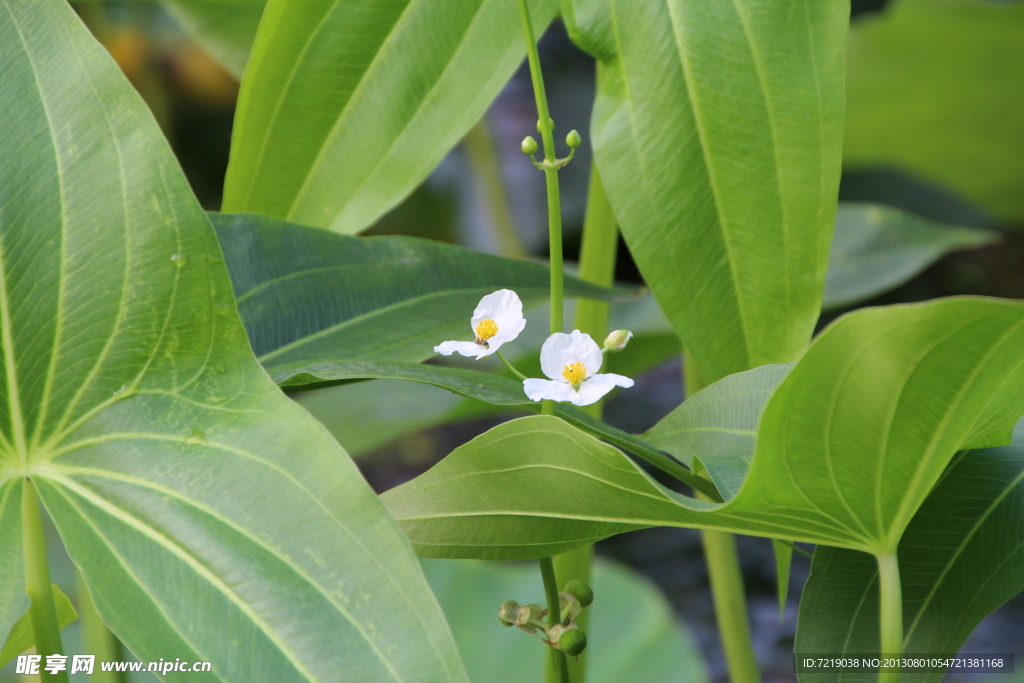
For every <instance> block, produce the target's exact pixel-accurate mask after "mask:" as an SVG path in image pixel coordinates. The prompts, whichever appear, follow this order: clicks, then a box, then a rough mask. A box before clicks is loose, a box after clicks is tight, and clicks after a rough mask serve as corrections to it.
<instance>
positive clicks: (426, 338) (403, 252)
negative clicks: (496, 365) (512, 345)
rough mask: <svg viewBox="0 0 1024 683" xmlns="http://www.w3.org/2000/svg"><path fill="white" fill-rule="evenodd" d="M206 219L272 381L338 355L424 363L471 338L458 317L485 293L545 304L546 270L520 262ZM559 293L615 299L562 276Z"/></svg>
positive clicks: (414, 243)
mask: <svg viewBox="0 0 1024 683" xmlns="http://www.w3.org/2000/svg"><path fill="white" fill-rule="evenodd" d="M211 216H212V218H213V221H214V226H215V227H216V229H217V237H218V238H219V240H220V243H221V247H222V249H223V250H224V258H225V260H226V261H227V265H228V271H229V272H230V273H231V281H232V285H233V287H234V290H235V296H236V297H237V301H238V310H239V313H240V314H241V316H242V320H243V322H244V323H245V327H246V330H247V331H248V333H249V340H250V342H251V343H252V348H253V351H255V353H256V356H257V357H258V358H259V360H260V362H261V363H263V365H264V367H266V368H267V370H268V371H269V372H270V374H271V375H272V376H273V377H274V378H275V379H279V380H280V379H284V378H288V377H298V376H299V373H302V372H303V371H304V370H303V369H304V368H307V367H311V366H314V365H316V364H319V363H326V362H334V361H339V360H374V361H384V360H386V361H406V362H418V361H421V360H425V359H427V358H430V357H431V356H433V355H434V346H435V345H436V344H440V343H441V342H442V341H445V340H446V339H462V338H464V337H466V336H467V335H470V334H472V330H471V327H470V324H469V319H470V317H471V316H472V313H473V309H474V308H475V307H476V305H477V303H478V302H479V301H480V298H481V297H482V296H484V295H485V294H489V293H491V292H493V291H495V290H497V289H512V290H515V291H516V292H517V293H518V294H519V296H520V298H521V299H522V300H523V305H524V306H525V307H530V306H537V305H538V304H540V303H542V302H544V301H546V300H547V297H548V291H549V290H548V287H549V274H548V270H547V268H544V267H543V266H540V265H537V264H533V263H528V262H525V261H518V260H514V259H506V258H501V257H499V256H492V255H490V254H484V253H481V252H476V251H472V250H470V249H466V248H463V247H457V246H453V245H450V244H443V243H441V242H433V241H430V240H423V239H418V238H414V237H366V238H359V237H350V236H345V235H334V234H331V233H329V232H325V231H323V230H317V229H315V228H307V227H302V226H297V225H291V224H288V223H284V222H282V221H278V220H275V219H272V218H266V217H264V216H256V215H238V216H229V215H220V214H211ZM624 292H625V290H623V291H622V292H620V293H624ZM566 293H567V295H569V296H591V297H595V298H605V299H607V298H610V297H611V296H612V295H613V293H614V292H613V290H608V289H605V288H603V287H598V286H596V285H591V284H588V283H586V282H583V281H582V280H579V279H577V278H567V279H566ZM306 374H307V375H308V374H309V373H306ZM310 379H315V378H314V377H312V375H310ZM290 383H291V384H292V385H295V384H297V383H299V379H294V380H292V381H291V382H290Z"/></svg>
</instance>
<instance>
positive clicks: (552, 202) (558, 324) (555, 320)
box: [519, 0, 563, 415]
mask: <svg viewBox="0 0 1024 683" xmlns="http://www.w3.org/2000/svg"><path fill="white" fill-rule="evenodd" d="M519 15H520V17H521V18H522V21H523V34H524V35H525V37H526V57H527V60H528V61H529V63H530V78H531V79H532V80H533V95H534V98H535V99H536V100H537V117H538V118H537V127H538V129H539V130H540V136H541V140H542V141H543V144H544V161H546V162H547V163H548V164H549V166H548V168H545V169H544V179H545V181H546V182H547V188H548V243H549V245H550V247H549V251H550V252H551V254H550V258H549V261H550V268H551V327H550V334H554V333H555V332H561V331H562V324H563V320H562V316H563V310H562V309H563V296H562V199H561V193H560V192H559V189H558V169H557V168H554V167H552V166H550V165H551V164H554V163H555V161H556V159H557V157H555V131H554V125H553V124H552V121H551V114H550V112H549V111H548V96H547V93H546V92H545V90H544V75H543V74H542V73H541V70H540V53H538V52H537V39H536V37H534V35H533V21H532V20H531V19H530V8H529V6H528V5H527V3H526V0H519ZM541 414H543V415H554V414H555V404H554V403H552V402H551V401H548V400H544V401H543V402H542V403H541Z"/></svg>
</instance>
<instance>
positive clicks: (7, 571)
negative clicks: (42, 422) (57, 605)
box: [0, 480, 29, 640]
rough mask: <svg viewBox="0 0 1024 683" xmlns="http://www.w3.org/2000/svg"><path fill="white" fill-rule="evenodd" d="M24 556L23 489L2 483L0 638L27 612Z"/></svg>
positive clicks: (0, 511) (16, 484)
mask: <svg viewBox="0 0 1024 683" xmlns="http://www.w3.org/2000/svg"><path fill="white" fill-rule="evenodd" d="M24 562H25V561H24V557H23V555H22V552H21V487H20V486H18V482H17V481H16V480H9V481H6V482H4V483H2V484H0V638H3V639H4V640H6V639H7V635H8V633H10V631H11V628H12V627H13V626H14V624H15V622H17V621H18V618H19V617H20V616H21V615H22V614H24V613H25V611H26V610H27V609H28V605H29V601H28V596H27V595H25V574H24V571H25V568H24Z"/></svg>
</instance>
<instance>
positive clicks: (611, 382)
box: [573, 373, 633, 406]
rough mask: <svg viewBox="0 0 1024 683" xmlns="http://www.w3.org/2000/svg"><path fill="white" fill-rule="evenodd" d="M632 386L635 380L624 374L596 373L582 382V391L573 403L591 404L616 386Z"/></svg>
mask: <svg viewBox="0 0 1024 683" xmlns="http://www.w3.org/2000/svg"><path fill="white" fill-rule="evenodd" d="M631 386H633V380H631V379H630V378H628V377H623V376H622V375H615V374H612V373H607V374H604V375H594V376H593V377H591V378H590V379H588V380H587V381H586V382H583V383H582V384H580V391H579V393H578V394H576V398H575V400H574V401H573V403H574V404H576V405H578V406H589V405H590V404H591V403H597V402H598V401H600V400H601V399H602V398H604V396H605V394H607V393H608V392H609V391H611V390H612V389H614V388H615V387H625V388H626V389H628V388H629V387H631Z"/></svg>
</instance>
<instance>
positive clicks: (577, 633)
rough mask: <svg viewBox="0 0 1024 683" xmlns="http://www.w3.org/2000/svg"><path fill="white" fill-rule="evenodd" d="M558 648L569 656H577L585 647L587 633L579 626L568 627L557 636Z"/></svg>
mask: <svg viewBox="0 0 1024 683" xmlns="http://www.w3.org/2000/svg"><path fill="white" fill-rule="evenodd" d="M558 649H559V650H561V651H562V652H564V653H565V654H567V655H569V656H570V657H579V656H580V655H581V654H583V651H584V650H586V649H587V634H586V633H584V632H583V630H582V629H579V628H570V629H567V630H565V631H563V632H562V635H560V636H559V637H558Z"/></svg>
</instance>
